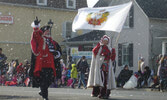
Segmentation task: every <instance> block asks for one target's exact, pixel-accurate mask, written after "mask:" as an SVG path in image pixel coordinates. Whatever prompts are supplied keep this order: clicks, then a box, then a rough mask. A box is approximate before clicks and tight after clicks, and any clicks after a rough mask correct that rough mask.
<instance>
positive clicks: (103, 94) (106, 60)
mask: <svg viewBox="0 0 167 100" xmlns="http://www.w3.org/2000/svg"><path fill="white" fill-rule="evenodd" d="M92 52H93V55H92V61H91V66H90V72H89V78H88V83H87V87H88V88H91V87H92V88H93V91H92V94H91V96H92V97H97V96H98V97H99V98H102V99H108V97H109V95H110V90H111V89H114V88H116V84H115V76H114V72H113V68H112V61H114V60H115V56H116V54H115V49H114V48H111V40H110V37H108V36H107V35H104V36H103V37H102V38H101V41H100V42H99V43H98V44H97V45H96V47H94V48H93V50H92Z"/></svg>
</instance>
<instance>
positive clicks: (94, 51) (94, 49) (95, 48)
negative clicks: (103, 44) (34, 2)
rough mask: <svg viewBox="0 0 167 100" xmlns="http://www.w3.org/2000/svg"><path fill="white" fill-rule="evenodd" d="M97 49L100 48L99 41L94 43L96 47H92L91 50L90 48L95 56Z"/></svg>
mask: <svg viewBox="0 0 167 100" xmlns="http://www.w3.org/2000/svg"><path fill="white" fill-rule="evenodd" d="M99 49H100V43H98V44H97V45H96V47H94V48H93V50H92V51H93V54H94V55H95V56H96V55H97V53H98V51H99Z"/></svg>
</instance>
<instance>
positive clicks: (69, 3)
mask: <svg viewBox="0 0 167 100" xmlns="http://www.w3.org/2000/svg"><path fill="white" fill-rule="evenodd" d="M66 7H67V8H73V9H75V8H76V0H66Z"/></svg>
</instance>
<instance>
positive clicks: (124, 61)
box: [122, 44, 129, 65]
mask: <svg viewBox="0 0 167 100" xmlns="http://www.w3.org/2000/svg"><path fill="white" fill-rule="evenodd" d="M128 46H129V45H128V44H123V45H122V64H123V65H129V48H128Z"/></svg>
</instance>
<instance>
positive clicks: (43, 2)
mask: <svg viewBox="0 0 167 100" xmlns="http://www.w3.org/2000/svg"><path fill="white" fill-rule="evenodd" d="M37 5H47V0H37Z"/></svg>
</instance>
